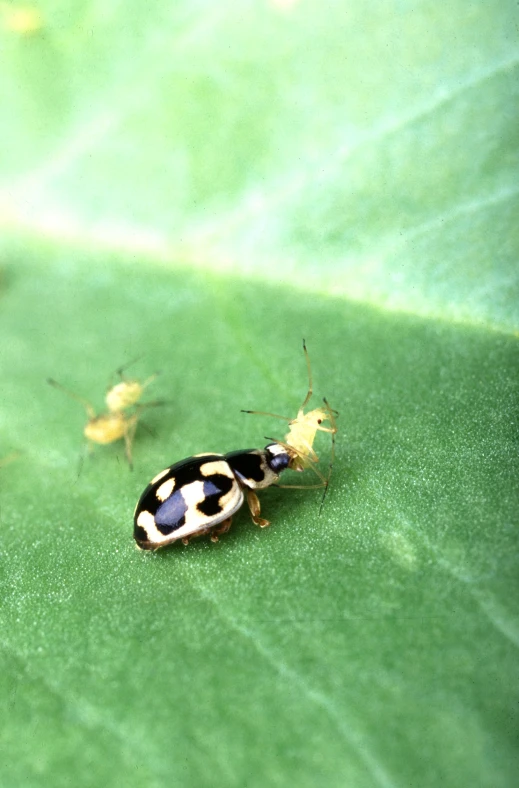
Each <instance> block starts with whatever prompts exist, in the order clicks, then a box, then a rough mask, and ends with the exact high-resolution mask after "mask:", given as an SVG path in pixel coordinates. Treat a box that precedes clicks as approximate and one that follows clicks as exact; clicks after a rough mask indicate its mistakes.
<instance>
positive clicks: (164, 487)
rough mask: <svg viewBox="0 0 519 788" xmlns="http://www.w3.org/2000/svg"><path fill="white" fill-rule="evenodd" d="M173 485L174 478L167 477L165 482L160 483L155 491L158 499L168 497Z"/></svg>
mask: <svg viewBox="0 0 519 788" xmlns="http://www.w3.org/2000/svg"><path fill="white" fill-rule="evenodd" d="M174 486H175V479H168V480H167V481H166V482H163V484H161V485H160V487H159V488H158V490H156V491H155V495H156V496H157V498H158V499H159V501H165V500H166V498H169V496H170V495H171V493H172V492H173V487H174Z"/></svg>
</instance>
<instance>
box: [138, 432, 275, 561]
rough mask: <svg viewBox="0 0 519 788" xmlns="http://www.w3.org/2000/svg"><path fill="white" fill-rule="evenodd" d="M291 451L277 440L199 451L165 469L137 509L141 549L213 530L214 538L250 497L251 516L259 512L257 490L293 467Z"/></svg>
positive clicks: (261, 521)
mask: <svg viewBox="0 0 519 788" xmlns="http://www.w3.org/2000/svg"><path fill="white" fill-rule="evenodd" d="M290 460H291V457H290V454H289V452H288V451H287V449H286V448H285V446H282V445H280V444H278V443H270V444H269V445H268V446H266V447H265V448H264V449H245V450H241V451H233V452H230V453H229V454H198V455H196V456H195V457H188V458H187V459H186V460H181V461H180V462H177V463H175V465H171V466H170V467H169V468H166V469H165V470H164V471H161V472H160V473H159V474H157V476H155V478H154V479H152V481H151V482H150V484H149V485H148V486H147V487H146V489H145V490H144V492H143V493H142V495H141V497H140V499H139V502H138V503H137V506H136V508H135V512H134V533H133V535H134V538H135V541H136V542H137V546H138V547H139V548H140V549H141V550H157V549H158V548H159V547H164V546H165V545H168V544H171V543H172V542H176V541H177V540H179V539H180V540H181V541H182V542H183V543H184V544H188V542H189V539H190V537H192V536H202V535H204V534H211V540H212V541H213V542H216V541H218V535H219V534H223V533H225V532H226V531H228V530H229V528H230V527H231V521H232V516H233V514H235V513H236V512H237V511H238V509H240V507H241V506H242V505H243V502H244V500H245V499H246V500H247V504H248V506H249V509H250V512H251V515H252V520H253V522H254V523H255V524H256V525H259V526H260V527H261V528H265V526H267V525H270V523H269V521H268V520H264V519H263V518H262V517H260V503H259V500H258V496H257V495H256V493H255V492H254V490H262V489H264V488H265V487H270V485H271V484H275V483H276V482H277V481H278V479H279V475H280V474H281V473H282V472H283V471H284V470H286V469H287V468H288V467H289V464H290Z"/></svg>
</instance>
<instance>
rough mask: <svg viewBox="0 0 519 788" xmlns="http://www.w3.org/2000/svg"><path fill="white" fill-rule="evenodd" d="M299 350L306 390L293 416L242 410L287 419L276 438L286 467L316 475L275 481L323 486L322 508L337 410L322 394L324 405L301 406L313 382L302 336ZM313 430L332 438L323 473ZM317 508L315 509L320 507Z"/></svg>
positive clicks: (307, 399)
mask: <svg viewBox="0 0 519 788" xmlns="http://www.w3.org/2000/svg"><path fill="white" fill-rule="evenodd" d="M303 352H304V354H305V360H306V368H307V371H308V391H307V393H306V396H305V398H304V400H303V404H302V405H301V407H300V408H299V410H298V412H297V416H296V417H295V419H291V418H290V417H289V416H280V415H278V414H277V413H266V412H264V411H259V410H244V411H242V413H252V414H255V415H258V416H271V417H272V418H275V419H282V420H283V421H287V422H288V432H287V434H286V435H285V440H284V441H276V443H277V444H278V446H282V447H283V448H284V449H285V451H286V453H287V454H288V457H289V464H288V467H289V468H290V469H291V470H293V471H304V470H306V469H307V468H309V469H310V470H312V471H313V473H315V475H316V476H317V477H318V478H319V480H320V481H319V483H318V484H313V485H309V484H305V485H295V484H290V485H288V484H286V485H278V486H279V487H285V488H288V487H293V488H298V489H302V488H310V489H318V488H320V487H324V492H323V497H322V500H321V507H320V510H321V509H322V506H323V503H324V498H325V496H326V493H327V491H328V485H329V483H330V476H331V472H332V467H333V462H334V459H335V434H336V433H337V425H336V423H335V417H336V416H338V415H339V414H338V413H337V411H336V410H333V408H331V407H330V405H329V403H328V400H327V399H326V398H323V402H324V407H320V408H315V409H314V410H311V411H308V413H305V408H306V406H307V405H308V403H309V401H310V399H311V397H312V394H313V382H312V367H311V365H310V356H309V355H308V350H307V348H306V343H305V340H304V339H303ZM325 421H328V422H329V424H330V426H329V427H326V426H323V422H325ZM317 432H327V433H328V434H329V435H330V436H331V440H332V451H331V459H330V465H329V469H328V476H324V475H323V474H322V473H321V471H320V470H319V469H318V468H316V464H317V463H318V462H319V457H318V456H317V453H316V451H315V449H314V448H313V445H314V441H315V436H316V434H317ZM267 440H274V439H273V438H267ZM320 510H319V511H320Z"/></svg>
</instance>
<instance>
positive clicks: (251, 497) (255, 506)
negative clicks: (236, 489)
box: [245, 490, 270, 528]
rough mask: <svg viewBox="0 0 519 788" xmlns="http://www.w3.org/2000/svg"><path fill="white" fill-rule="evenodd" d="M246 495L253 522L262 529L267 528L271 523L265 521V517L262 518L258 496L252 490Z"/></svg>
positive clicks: (246, 492) (247, 491)
mask: <svg viewBox="0 0 519 788" xmlns="http://www.w3.org/2000/svg"><path fill="white" fill-rule="evenodd" d="M245 495H246V497H247V505H248V507H249V509H250V513H251V516H252V522H253V523H254V524H255V525H259V527H260V528H266V527H267V525H270V521H269V520H264V519H263V517H260V511H261V506H260V502H259V498H258V496H257V495H256V493H255V492H253V491H252V490H246V491H245Z"/></svg>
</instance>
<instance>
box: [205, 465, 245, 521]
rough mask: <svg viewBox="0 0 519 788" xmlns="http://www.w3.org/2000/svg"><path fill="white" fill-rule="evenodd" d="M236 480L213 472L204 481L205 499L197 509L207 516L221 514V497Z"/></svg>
mask: <svg viewBox="0 0 519 788" xmlns="http://www.w3.org/2000/svg"><path fill="white" fill-rule="evenodd" d="M234 484H236V482H235V481H234V480H233V479H231V478H230V477H229V476H224V475H223V474H222V473H213V474H211V476H208V477H207V480H206V481H204V500H203V501H201V502H200V503H199V504H197V507H196V508H197V509H198V511H199V512H202V514H205V515H207V517H212V516H214V515H217V514H220V512H221V511H222V508H223V507H222V505H221V503H220V498H222V497H223V496H224V495H227V493H228V492H230V491H231V490H232V487H233V485H234Z"/></svg>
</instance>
